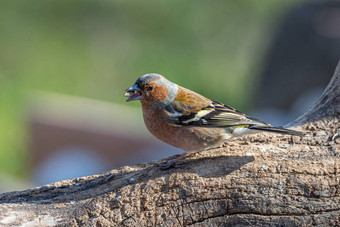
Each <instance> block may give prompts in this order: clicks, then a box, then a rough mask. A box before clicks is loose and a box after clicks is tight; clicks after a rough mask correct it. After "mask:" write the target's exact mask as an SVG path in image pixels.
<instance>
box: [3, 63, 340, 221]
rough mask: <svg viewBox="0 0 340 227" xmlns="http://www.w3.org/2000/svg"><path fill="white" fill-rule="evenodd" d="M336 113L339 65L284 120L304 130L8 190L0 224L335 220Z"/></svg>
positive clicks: (339, 194)
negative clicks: (299, 110) (178, 163)
mask: <svg viewBox="0 0 340 227" xmlns="http://www.w3.org/2000/svg"><path fill="white" fill-rule="evenodd" d="M339 115H340V64H339V65H338V67H337V69H336V72H335V74H334V76H333V77H332V80H331V82H330V83H329V85H328V87H327V88H326V90H325V92H324V93H323V95H322V97H321V98H320V100H319V101H318V102H317V103H316V104H315V106H314V107H313V108H312V109H311V110H310V111H308V112H307V113H306V114H304V115H303V116H301V117H300V118H298V119H297V120H296V121H294V122H292V123H291V124H290V126H293V127H294V128H296V129H298V130H303V131H305V132H306V133H308V135H309V136H307V137H304V138H299V137H291V136H282V135H276V134H269V133H262V134H257V135H250V136H246V137H242V138H239V139H237V140H234V141H232V142H228V143H226V145H225V146H224V147H222V148H218V149H212V150H209V151H205V152H201V153H199V154H198V155H196V156H194V157H191V158H188V159H186V160H185V161H184V162H185V164H184V166H183V167H182V168H175V169H170V170H166V171H164V170H160V169H159V168H158V167H157V166H156V165H155V164H156V163H155V162H151V163H145V164H140V165H135V166H124V167H122V168H120V169H115V170H112V171H110V172H108V173H104V174H99V175H94V176H88V177H83V178H77V179H73V180H66V181H60V182H56V183H54V184H50V185H46V186H42V187H37V188H32V189H29V190H25V191H21V192H9V193H4V194H2V195H0V225H1V226H18V225H22V224H27V225H28V226H36V225H41V226H49V225H50V226H54V225H57V226H118V225H120V226H155V225H157V226H158V225H159V226H190V225H194V226H221V225H222V226H232V225H240V226H244V225H257V226H310V225H318V226H340V135H339V133H340V127H339V126H340V122H339ZM161 161H164V160H160V161H159V162H161ZM110 174H113V177H111V178H110V180H109V181H106V178H107V176H109V175H110Z"/></svg>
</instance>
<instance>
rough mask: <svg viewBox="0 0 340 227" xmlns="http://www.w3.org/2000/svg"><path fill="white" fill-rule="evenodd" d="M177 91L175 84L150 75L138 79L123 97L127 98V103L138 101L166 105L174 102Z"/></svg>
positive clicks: (152, 74)
mask: <svg viewBox="0 0 340 227" xmlns="http://www.w3.org/2000/svg"><path fill="white" fill-rule="evenodd" d="M177 90H178V86H177V84H175V83H173V82H171V81H169V80H167V79H166V78H165V77H163V76H162V75H159V74H156V73H150V74H145V75H144V76H141V77H139V78H138V79H137V80H136V82H135V84H134V85H133V86H132V87H129V88H128V89H126V93H125V95H124V96H125V97H128V99H127V100H126V101H127V102H129V101H134V100H140V101H141V102H151V103H154V104H159V103H163V104H167V103H170V102H171V101H173V100H174V98H175V97H176V95H177Z"/></svg>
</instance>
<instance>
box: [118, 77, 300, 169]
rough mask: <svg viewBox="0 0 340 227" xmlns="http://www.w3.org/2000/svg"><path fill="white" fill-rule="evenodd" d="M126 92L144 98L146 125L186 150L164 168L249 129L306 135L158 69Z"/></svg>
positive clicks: (129, 97) (169, 142) (141, 78)
mask: <svg viewBox="0 0 340 227" xmlns="http://www.w3.org/2000/svg"><path fill="white" fill-rule="evenodd" d="M124 96H125V97H128V99H127V100H126V101H127V102H129V101H134V100H140V102H141V104H142V110H143V117H144V122H145V125H146V127H147V128H148V130H149V131H150V132H151V133H152V134H153V135H154V136H155V137H157V138H158V139H160V140H162V141H164V142H165V143H168V144H170V145H172V146H175V147H178V148H181V149H183V150H184V151H185V153H184V154H183V155H180V156H179V157H178V158H177V159H174V160H173V161H172V162H170V163H167V164H165V165H164V166H162V167H163V168H164V169H166V168H170V167H173V166H175V165H176V162H177V161H178V160H179V159H182V158H183V157H185V156H187V155H188V154H191V153H196V152H199V151H202V150H206V149H208V148H214V147H218V146H220V145H221V144H223V143H224V142H225V141H226V140H228V139H231V138H234V137H238V136H242V135H245V134H249V133H256V132H261V131H267V132H274V133H281V134H288V135H295V136H303V135H304V134H303V133H301V132H297V131H293V130H289V129H284V128H278V127H273V126H271V125H270V124H267V123H265V122H262V121H259V120H257V119H255V118H252V117H248V116H246V115H245V114H243V113H241V112H239V111H238V110H236V109H234V108H232V107H229V106H226V105H224V104H222V103H220V102H215V101H212V100H210V99H208V98H206V97H204V96H202V95H200V94H197V93H196V92H193V91H191V90H189V89H186V88H184V87H181V86H179V85H177V84H175V83H173V82H171V81H169V80H167V79H166V78H165V77H163V76H161V75H159V74H155V73H151V74H146V75H144V76H141V77H139V78H138V79H137V81H136V82H135V84H134V85H133V86H132V87H130V88H128V89H126V93H125V95H124Z"/></svg>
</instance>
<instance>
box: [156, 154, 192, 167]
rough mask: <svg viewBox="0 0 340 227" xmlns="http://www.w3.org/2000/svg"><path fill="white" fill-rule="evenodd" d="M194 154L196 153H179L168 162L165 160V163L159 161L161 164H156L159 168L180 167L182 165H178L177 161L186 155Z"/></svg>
mask: <svg viewBox="0 0 340 227" xmlns="http://www.w3.org/2000/svg"><path fill="white" fill-rule="evenodd" d="M194 155H196V153H190V154H188V153H184V154H180V155H174V159H173V160H172V161H170V162H166V163H161V164H157V166H158V167H160V169H161V170H166V169H171V168H180V167H182V166H183V165H179V164H177V161H179V160H181V159H183V158H185V157H187V156H190V157H192V156H194Z"/></svg>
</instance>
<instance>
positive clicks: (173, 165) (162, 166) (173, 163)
mask: <svg viewBox="0 0 340 227" xmlns="http://www.w3.org/2000/svg"><path fill="white" fill-rule="evenodd" d="M176 162H177V160H176V159H175V160H172V161H170V162H165V163H159V164H157V166H158V167H159V168H160V169H161V170H167V169H171V168H180V167H182V166H183V165H179V164H177V163H176Z"/></svg>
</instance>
